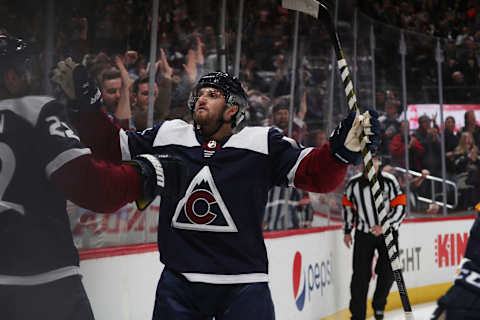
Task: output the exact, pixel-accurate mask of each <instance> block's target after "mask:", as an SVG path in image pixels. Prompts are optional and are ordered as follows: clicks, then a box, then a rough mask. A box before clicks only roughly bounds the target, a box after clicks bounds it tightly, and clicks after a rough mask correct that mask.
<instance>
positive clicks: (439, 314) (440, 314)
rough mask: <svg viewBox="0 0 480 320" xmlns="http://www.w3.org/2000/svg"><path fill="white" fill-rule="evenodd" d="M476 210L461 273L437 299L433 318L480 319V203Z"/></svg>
mask: <svg viewBox="0 0 480 320" xmlns="http://www.w3.org/2000/svg"><path fill="white" fill-rule="evenodd" d="M475 210H476V211H477V219H476V220H475V222H474V223H473V226H472V228H471V229H470V236H469V238H468V242H467V248H466V249H465V256H464V259H463V260H462V265H461V267H460V273H459V274H458V275H457V276H456V277H455V282H454V284H453V286H452V287H451V288H450V289H449V290H448V291H447V293H446V294H445V295H444V296H443V297H441V298H440V299H439V300H438V301H437V304H438V306H437V309H435V311H434V312H433V315H432V317H431V318H430V319H431V320H474V319H480V304H479V303H478V302H479V301H480V250H479V248H480V216H479V215H478V214H480V203H478V204H477V206H476V207H475Z"/></svg>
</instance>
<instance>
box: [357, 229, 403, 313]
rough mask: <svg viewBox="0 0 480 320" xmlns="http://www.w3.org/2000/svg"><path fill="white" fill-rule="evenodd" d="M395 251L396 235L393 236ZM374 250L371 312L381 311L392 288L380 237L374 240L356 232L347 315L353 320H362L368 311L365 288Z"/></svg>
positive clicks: (391, 279)
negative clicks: (375, 258)
mask: <svg viewBox="0 0 480 320" xmlns="http://www.w3.org/2000/svg"><path fill="white" fill-rule="evenodd" d="M393 236H394V239H395V244H396V246H397V250H398V241H397V239H398V233H397V232H396V231H394V233H393ZM375 249H377V251H378V260H377V264H376V266H375V273H376V274H377V287H376V288H375V293H374V295H373V301H372V307H373V310H382V311H383V310H384V309H385V305H386V304H387V296H388V293H389V292H390V288H391V287H392V284H393V281H394V277H393V271H392V267H391V266H390V260H389V258H388V252H387V248H386V246H385V242H384V239H383V235H380V236H378V237H375V236H374V235H373V234H371V233H364V232H361V231H358V230H355V241H354V246H353V275H352V281H351V283H350V294H351V299H350V312H351V313H352V318H351V319H352V320H364V319H365V315H366V311H367V294H368V285H369V283H370V279H371V278H372V259H373V254H374V252H375Z"/></svg>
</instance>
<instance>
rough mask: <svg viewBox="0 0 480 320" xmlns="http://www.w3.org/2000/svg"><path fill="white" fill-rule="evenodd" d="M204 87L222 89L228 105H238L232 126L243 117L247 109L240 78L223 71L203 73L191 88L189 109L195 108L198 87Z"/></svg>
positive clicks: (245, 94) (237, 123)
mask: <svg viewBox="0 0 480 320" xmlns="http://www.w3.org/2000/svg"><path fill="white" fill-rule="evenodd" d="M205 87H213V88H217V89H220V90H222V92H223V95H224V97H225V102H226V104H227V106H228V107H231V106H234V105H238V108H239V109H238V112H237V113H236V114H235V115H234V119H233V126H238V125H239V124H240V122H242V121H243V119H244V118H245V112H246V109H247V105H248V102H247V93H246V92H245V90H244V89H243V87H242V84H241V83H240V80H238V78H236V77H232V76H231V75H229V74H228V73H225V72H212V73H209V74H206V75H204V76H203V77H201V78H200V80H198V83H197V85H196V86H195V88H193V90H192V94H191V95H190V100H189V103H188V106H189V108H190V111H192V112H193V111H194V110H195V104H196V102H197V100H198V98H199V96H198V94H199V92H200V89H202V88H205Z"/></svg>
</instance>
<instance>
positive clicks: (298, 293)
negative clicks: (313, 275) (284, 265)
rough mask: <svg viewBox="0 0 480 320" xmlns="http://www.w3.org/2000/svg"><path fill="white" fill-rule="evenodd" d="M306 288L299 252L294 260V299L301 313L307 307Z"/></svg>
mask: <svg viewBox="0 0 480 320" xmlns="http://www.w3.org/2000/svg"><path fill="white" fill-rule="evenodd" d="M305 288H306V286H305V273H304V271H303V268H302V254H301V253H300V252H298V251H297V252H296V253H295V258H294V259H293V297H294V299H295V303H296V305H297V309H298V310H299V311H302V310H303V307H304V306H305Z"/></svg>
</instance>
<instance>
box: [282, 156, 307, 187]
mask: <svg viewBox="0 0 480 320" xmlns="http://www.w3.org/2000/svg"><path fill="white" fill-rule="evenodd" d="M312 150H313V148H306V149H303V150H302V151H301V152H300V154H299V155H298V158H297V162H295V165H294V166H293V167H292V169H290V172H289V173H288V174H287V179H288V186H289V187H295V185H294V180H295V174H296V173H297V168H298V166H299V165H300V162H301V161H302V160H303V158H305V157H306V156H307V154H309V153H310V152H311V151H312Z"/></svg>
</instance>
